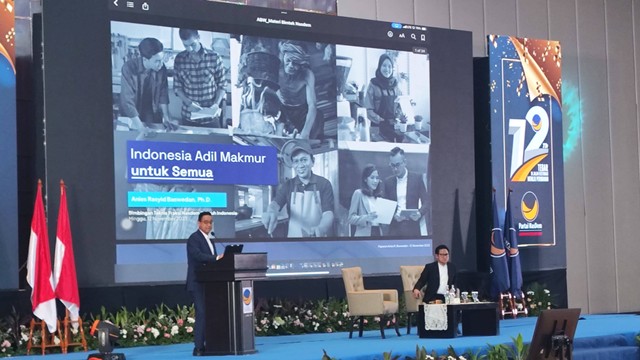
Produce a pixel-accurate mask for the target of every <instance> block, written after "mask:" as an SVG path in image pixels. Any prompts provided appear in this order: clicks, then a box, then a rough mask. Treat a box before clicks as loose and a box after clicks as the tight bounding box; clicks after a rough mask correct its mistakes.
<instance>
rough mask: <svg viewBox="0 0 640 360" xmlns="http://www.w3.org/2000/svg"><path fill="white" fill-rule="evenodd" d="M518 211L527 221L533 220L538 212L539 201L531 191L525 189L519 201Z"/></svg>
mask: <svg viewBox="0 0 640 360" xmlns="http://www.w3.org/2000/svg"><path fill="white" fill-rule="evenodd" d="M520 211H521V212H522V217H523V218H524V219H525V220H527V221H528V222H532V221H534V220H535V219H536V218H537V217H538V214H539V213H540V202H539V201H538V197H537V196H536V194H534V193H533V192H531V191H527V192H526V193H525V194H524V195H523V196H522V200H521V201H520Z"/></svg>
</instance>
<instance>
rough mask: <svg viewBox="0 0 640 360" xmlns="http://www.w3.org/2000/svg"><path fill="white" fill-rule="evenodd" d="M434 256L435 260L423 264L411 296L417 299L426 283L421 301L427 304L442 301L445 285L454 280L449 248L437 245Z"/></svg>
mask: <svg viewBox="0 0 640 360" xmlns="http://www.w3.org/2000/svg"><path fill="white" fill-rule="evenodd" d="M435 258H436V261H434V262H432V263H429V264H427V265H425V266H424V270H422V274H420V278H419V279H418V281H417V282H416V285H415V286H414V287H413V297H415V298H416V299H418V298H420V295H421V291H422V288H423V287H424V286H425V285H427V288H426V289H425V290H424V297H423V301H424V302H425V303H428V304H429V303H437V304H442V303H444V299H445V297H444V294H445V293H446V292H447V287H448V286H450V285H454V284H455V282H456V266H455V265H454V264H452V263H450V262H449V248H448V247H447V246H446V245H438V246H437V247H436V251H435Z"/></svg>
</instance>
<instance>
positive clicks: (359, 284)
mask: <svg viewBox="0 0 640 360" xmlns="http://www.w3.org/2000/svg"><path fill="white" fill-rule="evenodd" d="M342 280H343V281H344V287H345V290H346V293H347V303H348V306H349V315H350V316H351V326H350V327H349V339H351V338H352V336H353V325H354V323H355V321H356V318H358V320H359V322H358V330H359V334H358V336H359V337H362V331H363V327H364V317H365V316H379V317H380V334H381V335H382V338H383V339H384V338H385V336H384V327H385V325H386V322H387V318H388V316H389V315H392V316H395V322H394V325H395V330H396V334H397V335H398V336H400V331H398V317H397V314H398V291H397V290H395V289H381V290H366V289H365V288H364V282H363V278H362V269H361V268H360V267H351V268H344V269H342Z"/></svg>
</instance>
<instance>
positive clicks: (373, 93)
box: [336, 45, 431, 148]
mask: <svg viewBox="0 0 640 360" xmlns="http://www.w3.org/2000/svg"><path fill="white" fill-rule="evenodd" d="M336 73H337V74H338V79H337V81H338V96H337V112H338V119H339V120H338V142H339V146H340V147H341V148H342V147H343V146H344V143H346V142H351V141H362V142H369V141H386V142H392V143H414V144H427V143H429V142H430V138H431V127H430V123H431V115H430V91H431V89H430V85H429V56H428V54H414V53H411V52H406V51H398V50H385V49H374V48H363V47H354V46H346V45H337V46H336Z"/></svg>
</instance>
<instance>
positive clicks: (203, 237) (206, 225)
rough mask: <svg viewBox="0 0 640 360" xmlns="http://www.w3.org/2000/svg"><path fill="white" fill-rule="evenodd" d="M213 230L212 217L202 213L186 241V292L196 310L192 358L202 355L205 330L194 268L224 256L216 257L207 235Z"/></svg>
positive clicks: (202, 290) (202, 294)
mask: <svg viewBox="0 0 640 360" xmlns="http://www.w3.org/2000/svg"><path fill="white" fill-rule="evenodd" d="M212 229H213V216H212V215H211V213H210V212H208V211H204V212H201V213H200V214H198V230H196V231H195V232H194V233H193V234H191V236H189V239H188V240H187V262H188V267H187V291H189V294H191V297H192V298H193V304H194V306H195V310H196V322H195V324H194V331H193V332H194V343H195V348H194V349H193V356H201V355H203V353H204V346H205V343H204V338H205V334H204V329H205V321H206V320H205V319H206V317H205V299H204V287H203V286H202V284H200V283H199V282H197V281H196V267H197V266H201V265H202V264H205V263H208V262H214V261H217V260H219V259H221V258H222V256H223V255H224V254H223V255H218V252H217V251H216V248H215V245H214V243H213V241H212V240H211V239H210V238H209V234H212V233H211V230H212Z"/></svg>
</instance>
